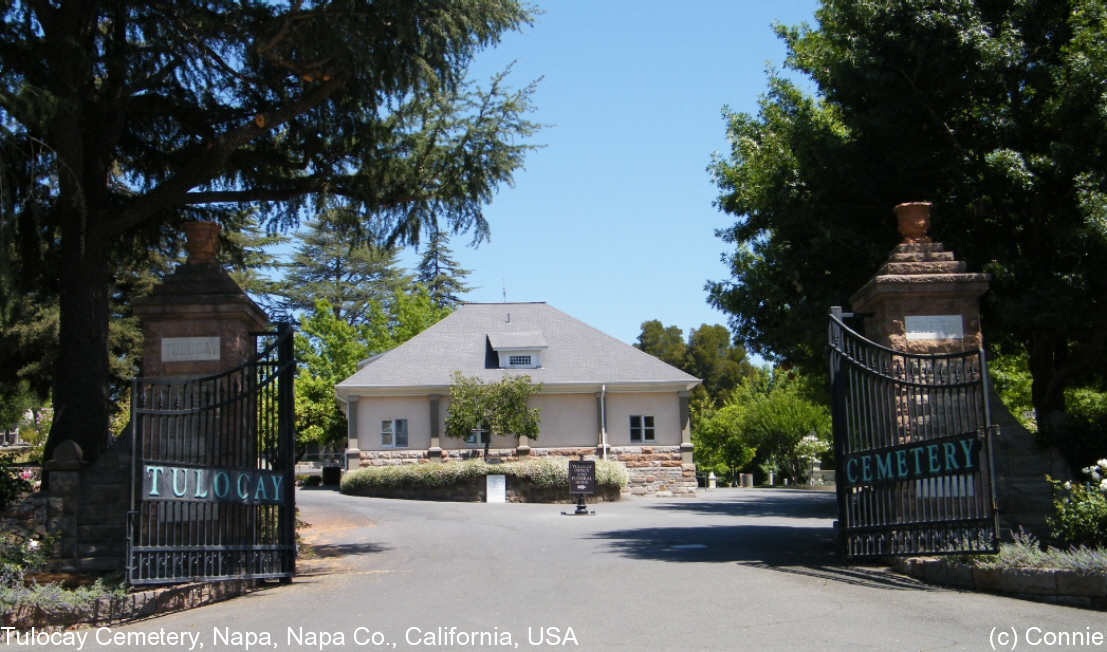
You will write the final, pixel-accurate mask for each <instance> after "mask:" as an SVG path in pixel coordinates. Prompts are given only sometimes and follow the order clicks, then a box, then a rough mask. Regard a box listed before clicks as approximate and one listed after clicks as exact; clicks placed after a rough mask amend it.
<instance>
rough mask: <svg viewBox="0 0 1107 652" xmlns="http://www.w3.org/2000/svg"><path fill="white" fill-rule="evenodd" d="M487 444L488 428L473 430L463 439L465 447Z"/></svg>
mask: <svg viewBox="0 0 1107 652" xmlns="http://www.w3.org/2000/svg"><path fill="white" fill-rule="evenodd" d="M488 442H489V439H488V428H473V429H472V430H471V431H469V436H468V437H466V438H465V445H466V446H478V447H479V446H484V445H485V444H487V443H488Z"/></svg>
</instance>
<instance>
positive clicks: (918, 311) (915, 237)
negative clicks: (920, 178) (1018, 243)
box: [850, 202, 989, 353]
mask: <svg viewBox="0 0 1107 652" xmlns="http://www.w3.org/2000/svg"><path fill="white" fill-rule="evenodd" d="M895 211H896V216H897V218H898V220H899V224H900V233H901V234H902V235H903V236H904V240H903V242H902V243H901V244H900V245H898V246H897V247H896V248H895V249H894V250H893V252H892V255H891V257H890V258H889V260H888V262H886V263H884V266H883V267H881V268H880V270H879V271H877V273H876V275H875V276H874V277H873V278H872V279H870V280H869V282H868V283H866V284H865V285H864V287H862V288H861V289H860V290H858V291H857V292H856V293H855V294H854V295H853V297H851V298H850V304H851V306H852V307H853V311H854V312H855V313H863V314H864V315H865V334H866V336H867V337H868V338H869V339H871V340H873V341H875V342H877V343H879V344H883V345H884V346H887V347H889V348H892V349H896V350H897V351H906V352H908V353H954V352H964V351H975V350H977V349H979V348H980V346H981V345H982V343H983V340H982V338H981V332H980V304H979V299H980V296H981V295H982V294H984V293H985V292H987V290H988V278H989V277H988V275H987V274H973V273H969V272H966V271H965V270H966V265H965V263H964V262H961V261H957V260H955V259H954V257H953V252H952V251H946V250H945V247H943V246H942V244H941V243H940V242H932V241H931V240H930V237H929V236H928V235H926V232H927V229H928V228H929V226H930V203H928V202H911V203H906V204H899V205H898V206H896V207H895Z"/></svg>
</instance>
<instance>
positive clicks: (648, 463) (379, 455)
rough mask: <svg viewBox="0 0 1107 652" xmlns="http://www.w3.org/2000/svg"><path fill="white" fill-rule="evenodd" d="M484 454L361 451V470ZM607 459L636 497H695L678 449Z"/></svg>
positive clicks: (590, 450) (577, 450) (548, 451)
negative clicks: (623, 471)
mask: <svg viewBox="0 0 1107 652" xmlns="http://www.w3.org/2000/svg"><path fill="white" fill-rule="evenodd" d="M482 452H483V449H475V448H474V449H461V450H457V449H452V450H443V451H442V457H441V458H437V457H431V456H430V453H429V452H428V451H426V450H388V451H364V450H363V451H361V452H360V464H361V467H362V468H364V467H369V466H391V465H398V464H425V463H429V462H432V461H438V460H439V459H441V460H442V461H447V460H455V461H456V460H463V459H467V458H469V457H471V456H473V455H477V454H480V453H482ZM600 452H601V451H600V449H598V448H596V447H562V448H537V447H532V448H530V449H529V451H528V450H527V449H522V450H520V449H518V448H493V449H490V450H489V456H491V457H498V458H499V459H500V460H501V461H504V462H516V461H518V460H520V459H526V458H527V457H551V456H552V457H566V458H569V459H574V460H575V459H579V458H580V456H581V455H584V456H586V457H589V458H593V459H594V458H597V457H599V456H600ZM607 455H608V459H613V460H616V461H618V462H622V463H623V465H624V466H625V467H626V469H627V475H628V477H629V481H628V483H627V491H628V492H630V493H631V494H632V495H635V496H658V497H666V496H694V495H696V465H695V464H691V463H686V462H684V461H683V460H682V457H681V451H680V446H617V447H610V448H608V449H607Z"/></svg>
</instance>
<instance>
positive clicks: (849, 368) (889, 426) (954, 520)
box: [829, 314, 998, 559]
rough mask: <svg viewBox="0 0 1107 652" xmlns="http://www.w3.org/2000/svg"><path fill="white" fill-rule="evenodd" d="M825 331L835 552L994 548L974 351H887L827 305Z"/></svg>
mask: <svg viewBox="0 0 1107 652" xmlns="http://www.w3.org/2000/svg"><path fill="white" fill-rule="evenodd" d="M829 340H830V379H831V392H832V415H833V422H834V446H835V456H836V457H835V461H836V464H837V466H838V472H837V491H838V528H839V530H838V536H839V545H840V548H841V552H842V554H843V556H844V557H845V558H847V559H858V558H866V557H883V556H889V555H915V554H952V553H970V552H996V550H997V545H998V540H997V533H998V521H997V512H996V507H995V505H996V501H995V486H994V484H993V482H992V478H993V477H994V470H993V466H994V462H993V457H992V445H991V437H992V428H991V426H990V424H991V415H990V413H989V410H988V395H987V391H986V388H987V382H988V379H987V368H986V367H985V360H984V352H983V351H982V350H978V351H971V352H967V353H948V354H934V355H925V354H914V353H905V352H902V351H895V350H893V349H889V348H886V347H883V346H880V345H879V344H876V343H875V342H871V341H869V340H867V339H865V338H864V337H862V336H861V335H859V334H858V333H856V332H855V331H853V330H852V329H850V328H849V327H848V326H846V325H845V324H843V323H842V321H841V320H840V319H839V317H838V316H837V315H834V314H832V315H831V316H830V332H829Z"/></svg>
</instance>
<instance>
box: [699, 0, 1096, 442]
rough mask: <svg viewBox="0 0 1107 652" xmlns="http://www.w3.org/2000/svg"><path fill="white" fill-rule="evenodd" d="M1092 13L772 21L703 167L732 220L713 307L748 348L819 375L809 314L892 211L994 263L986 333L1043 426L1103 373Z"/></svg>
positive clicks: (985, 5)
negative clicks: (1016, 355)
mask: <svg viewBox="0 0 1107 652" xmlns="http://www.w3.org/2000/svg"><path fill="white" fill-rule="evenodd" d="M1105 15H1107V8H1105V7H1104V4H1103V2H1102V1H1101V0H1068V1H1059V2H1017V3H1015V2H1012V3H1002V2H1001V3H994V2H984V1H982V0H980V1H970V0H966V1H964V2H948V3H939V2H926V1H920V2H903V1H901V0H872V1H868V2H830V1H827V2H824V4H823V6H822V7H821V8H820V9H819V10H818V12H817V13H816V18H817V25H816V26H815V27H813V28H812V27H806V26H804V27H798V28H789V27H777V33H778V35H780V37H781V38H783V40H784V42H785V44H786V46H787V48H788V57H787V66H788V67H789V68H791V69H792V70H793V71H796V72H798V73H800V74H802V75H805V76H807V77H808V78H809V79H810V80H811V81H812V82H813V83H814V84H815V86H816V88H817V93H818V97H817V98H814V97H811V96H809V95H807V94H805V93H804V92H803V91H801V90H800V89H799V88H798V87H797V86H796V85H795V84H793V83H792V82H790V81H789V80H787V79H786V78H785V77H784V76H783V75H781V74H779V73H770V79H769V90H768V92H767V93H766V94H765V95H764V96H763V97H762V98H761V101H760V109H759V111H758V113H757V115H748V114H741V113H731V112H729V111H726V112H725V117H726V119H727V122H728V126H727V130H728V133H729V137H730V142H731V150H730V152H729V154H728V155H727V156H726V157H725V158H720V159H718V160H716V161H715V163H714V164H713V173H714V176H715V180H716V182H717V184H718V186H719V189H720V196H719V200H718V205H719V206H720V207H721V208H722V209H723V210H725V211H727V212H728V213H731V214H733V215H734V216H735V217H736V218H737V219H736V222H735V223H734V225H733V226H732V227H730V228H728V229H725V230H722V231H720V232H719V235H720V236H721V237H722V238H723V239H724V240H725V241H726V242H728V243H730V244H732V245H733V247H734V248H733V249H732V251H731V253H730V256H729V263H730V267H731V278H730V279H728V280H725V281H720V282H714V283H709V284H708V286H707V289H708V291H709V294H710V301H711V303H712V304H713V305H715V306H717V307H719V308H721V309H722V310H724V311H726V312H728V313H730V314H731V315H732V319H731V326H732V327H733V328H734V331H735V333H736V335H737V336H738V337H739V338H741V340H742V341H744V342H747V343H748V344H749V345H750V346H751V347H752V348H753V350H754V351H756V352H759V353H761V354H763V355H766V356H769V357H771V358H774V359H777V360H786V361H789V362H792V363H795V364H797V365H800V366H802V367H803V368H804V369H805V370H806V371H807V372H808V373H813V374H820V375H821V374H823V373H825V371H824V367H825V361H824V347H825V337H826V336H825V321H826V313H827V310H828V308H829V307H830V306H831V305H835V304H837V305H846V304H847V303H848V298H849V296H850V294H851V293H852V292H854V291H855V290H857V289H858V288H860V287H861V285H862V284H863V283H864V282H865V281H866V280H867V279H868V277H869V276H871V275H872V274H873V273H874V272H875V271H876V269H877V267H878V266H879V265H880V264H881V262H882V261H883V260H884V259H885V258H886V257H887V254H888V252H889V250H890V249H891V248H892V247H893V246H894V245H895V244H896V242H897V241H898V239H899V238H898V236H897V234H896V230H895V226H894V221H893V219H892V218H891V210H890V209H891V207H892V206H893V205H895V204H897V203H900V202H903V201H912V200H922V199H925V200H929V201H932V202H934V204H935V221H934V227H933V228H932V236H933V237H934V238H935V239H936V240H940V241H943V242H945V243H946V244H947V245H950V246H951V248H953V249H954V250H956V251H957V253H958V256H959V257H960V258H961V259H963V260H966V261H967V262H968V264H969V266H970V268H971V269H980V270H984V271H987V272H990V273H991V274H992V283H991V291H990V293H989V294H988V295H987V296H986V298H985V302H984V306H983V310H984V323H985V324H987V332H986V337H987V340H988V341H989V342H991V343H993V344H998V345H1000V346H1002V347H1004V349H1005V350H1010V351H1018V350H1025V351H1027V353H1028V364H1029V369H1030V372H1031V374H1032V378H1033V383H1032V390H1031V394H1032V401H1033V405H1034V408H1035V410H1036V412H1037V414H1038V420H1039V425H1041V426H1043V427H1046V426H1054V425H1056V424H1057V423H1059V422H1060V420H1061V415H1062V413H1063V411H1064V409H1065V388H1066V387H1069V386H1072V385H1073V384H1080V383H1082V382H1088V381H1089V379H1095V380H1096V382H1101V381H1102V379H1101V377H1099V376H1096V375H1095V374H1096V373H1097V371H1096V369H1095V368H1096V367H1097V366H1099V361H1101V360H1103V359H1104V357H1105V356H1104V354H1105V346H1107V340H1105V339H1104V337H1103V329H1102V327H1101V325H1102V324H1104V323H1107V300H1104V297H1107V275H1105V274H1103V273H1102V261H1103V260H1105V256H1107V156H1105V154H1107V151H1105V145H1107V112H1104V111H1103V110H1102V100H1101V98H1102V97H1103V94H1104V92H1105V91H1107V19H1105Z"/></svg>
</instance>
